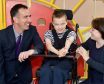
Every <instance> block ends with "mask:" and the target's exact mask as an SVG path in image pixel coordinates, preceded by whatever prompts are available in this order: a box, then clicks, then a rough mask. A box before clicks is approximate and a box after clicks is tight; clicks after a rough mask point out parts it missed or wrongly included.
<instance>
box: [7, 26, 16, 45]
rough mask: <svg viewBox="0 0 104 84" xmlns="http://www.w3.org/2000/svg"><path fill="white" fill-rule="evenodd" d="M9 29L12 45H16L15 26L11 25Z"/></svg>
mask: <svg viewBox="0 0 104 84" xmlns="http://www.w3.org/2000/svg"><path fill="white" fill-rule="evenodd" d="M7 28H8V29H9V31H8V37H9V39H10V42H11V44H16V38H15V34H14V30H13V26H12V25H11V26H9V27H7Z"/></svg>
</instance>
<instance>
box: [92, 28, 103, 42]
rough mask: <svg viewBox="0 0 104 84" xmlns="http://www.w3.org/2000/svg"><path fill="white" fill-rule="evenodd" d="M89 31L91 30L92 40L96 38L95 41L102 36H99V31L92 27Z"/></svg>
mask: <svg viewBox="0 0 104 84" xmlns="http://www.w3.org/2000/svg"><path fill="white" fill-rule="evenodd" d="M90 32H91V38H92V39H93V40H96V41H97V40H99V39H101V38H102V37H101V33H100V32H99V31H98V30H96V29H94V28H92V29H91V31H90Z"/></svg>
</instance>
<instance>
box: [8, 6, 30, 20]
mask: <svg viewBox="0 0 104 84" xmlns="http://www.w3.org/2000/svg"><path fill="white" fill-rule="evenodd" d="M21 8H23V9H28V7H27V6H26V5H23V4H16V5H14V6H13V7H12V9H11V10H10V15H11V19H12V20H13V17H15V16H16V14H17V13H18V10H19V9H21Z"/></svg>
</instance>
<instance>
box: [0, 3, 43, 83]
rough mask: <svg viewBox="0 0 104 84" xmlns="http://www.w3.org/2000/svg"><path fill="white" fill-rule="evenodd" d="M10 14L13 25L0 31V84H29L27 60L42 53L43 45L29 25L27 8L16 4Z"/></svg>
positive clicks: (29, 65)
mask: <svg viewBox="0 0 104 84" xmlns="http://www.w3.org/2000/svg"><path fill="white" fill-rule="evenodd" d="M10 13H11V18H12V22H13V25H10V26H8V27H7V28H6V29H4V30H1V31H0V84H30V83H31V81H32V68H31V62H30V61H29V59H28V58H29V56H31V55H33V54H41V53H43V49H44V47H43V43H42V41H41V39H40V37H39V35H38V33H37V30H36V28H35V27H34V26H32V25H30V24H31V19H30V17H31V15H30V12H29V9H28V7H27V6H25V5H22V4H17V5H15V6H14V7H13V8H12V9H11V11H10ZM32 44H33V45H34V49H31V45H32Z"/></svg>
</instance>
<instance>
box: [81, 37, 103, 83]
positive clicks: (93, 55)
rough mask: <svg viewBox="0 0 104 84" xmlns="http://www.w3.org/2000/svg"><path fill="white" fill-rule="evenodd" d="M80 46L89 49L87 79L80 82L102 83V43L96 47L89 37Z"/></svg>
mask: <svg viewBox="0 0 104 84" xmlns="http://www.w3.org/2000/svg"><path fill="white" fill-rule="evenodd" d="M82 46H83V47H84V48H85V49H86V50H89V56H90V58H89V59H88V60H87V64H88V79H87V80H86V81H84V82H83V83H82V84H104V45H103V46H102V47H100V48H96V41H94V40H92V39H91V38H89V39H88V40H87V41H86V42H85V43H83V44H82Z"/></svg>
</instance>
